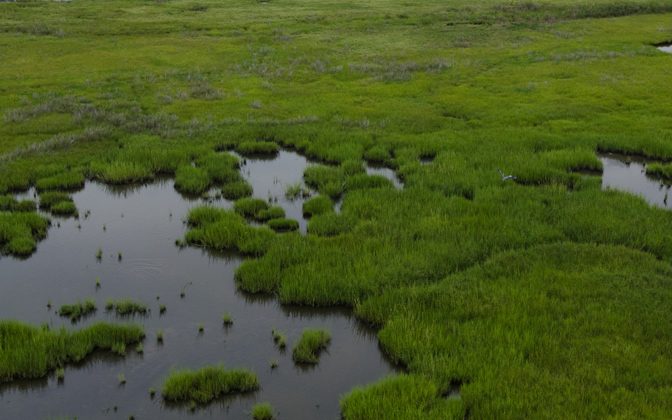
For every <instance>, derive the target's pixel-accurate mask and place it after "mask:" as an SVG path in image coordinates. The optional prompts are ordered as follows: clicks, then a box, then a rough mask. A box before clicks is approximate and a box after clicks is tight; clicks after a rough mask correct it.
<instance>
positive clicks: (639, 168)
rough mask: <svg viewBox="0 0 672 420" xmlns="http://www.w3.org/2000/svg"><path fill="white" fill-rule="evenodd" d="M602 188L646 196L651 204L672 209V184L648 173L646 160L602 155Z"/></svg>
mask: <svg viewBox="0 0 672 420" xmlns="http://www.w3.org/2000/svg"><path fill="white" fill-rule="evenodd" d="M599 158H600V160H601V161H602V166H603V168H604V169H603V173H602V188H604V189H606V188H613V189H616V190H621V191H626V192H629V193H632V194H635V195H638V196H640V197H642V198H644V199H645V200H646V201H647V202H648V203H649V204H652V205H654V206H658V207H662V208H665V209H672V197H670V198H669V199H668V197H669V195H671V193H670V186H669V185H665V184H663V183H661V182H660V181H659V180H656V179H654V178H651V177H649V176H647V175H646V162H645V161H644V160H641V159H636V158H632V157H624V156H619V155H614V154H608V155H601V156H600V157H599Z"/></svg>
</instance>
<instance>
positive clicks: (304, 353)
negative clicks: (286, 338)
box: [292, 329, 331, 364]
mask: <svg viewBox="0 0 672 420" xmlns="http://www.w3.org/2000/svg"><path fill="white" fill-rule="evenodd" d="M330 341H331V334H329V332H328V331H326V330H314V329H306V330H303V333H301V338H300V339H299V341H298V343H296V345H295V346H294V349H292V359H294V361H295V362H296V363H309V364H316V363H317V362H319V360H320V352H322V350H325V349H326V348H327V346H328V345H329V342H330Z"/></svg>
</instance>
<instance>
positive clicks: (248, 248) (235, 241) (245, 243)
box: [185, 206, 274, 255]
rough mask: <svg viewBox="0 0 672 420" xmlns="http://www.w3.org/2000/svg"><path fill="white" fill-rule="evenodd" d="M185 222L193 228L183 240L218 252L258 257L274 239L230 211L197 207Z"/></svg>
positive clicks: (264, 229) (265, 229) (269, 232)
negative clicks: (237, 252)
mask: <svg viewBox="0 0 672 420" xmlns="http://www.w3.org/2000/svg"><path fill="white" fill-rule="evenodd" d="M187 220H188V223H189V225H190V226H191V227H192V229H191V230H189V231H188V232H187V234H186V235H185V241H186V242H187V243H189V244H191V245H197V246H204V247H207V248H210V249H215V250H218V251H228V250H230V251H239V252H241V253H243V254H251V255H261V254H263V253H264V252H265V251H266V249H267V248H268V246H269V245H270V244H271V242H272V239H273V238H274V234H273V231H272V230H270V229H268V228H265V227H260V228H256V227H251V226H249V225H248V224H247V222H246V221H245V219H244V218H243V217H242V216H240V215H239V214H237V213H235V212H233V211H229V210H222V209H214V208H208V207H207V206H206V209H205V210H202V207H196V208H194V209H192V210H191V211H190V212H189V216H188V217H187Z"/></svg>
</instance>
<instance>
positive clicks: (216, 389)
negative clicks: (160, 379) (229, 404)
mask: <svg viewBox="0 0 672 420" xmlns="http://www.w3.org/2000/svg"><path fill="white" fill-rule="evenodd" d="M257 388H259V381H258V379H257V376H256V375H255V374H254V373H252V372H250V371H248V370H244V369H234V370H227V369H225V368H224V367H223V366H208V367H204V368H202V369H199V370H181V371H176V372H172V373H171V374H170V376H169V377H168V379H166V381H165V382H164V384H163V388H162V390H161V394H162V395H163V398H164V399H165V400H166V401H172V402H182V403H189V402H194V403H196V404H208V403H210V402H212V401H214V400H216V399H219V398H221V397H223V396H226V395H231V394H238V393H245V392H250V391H254V390H256V389H257Z"/></svg>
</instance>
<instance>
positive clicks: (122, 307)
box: [105, 299, 149, 316]
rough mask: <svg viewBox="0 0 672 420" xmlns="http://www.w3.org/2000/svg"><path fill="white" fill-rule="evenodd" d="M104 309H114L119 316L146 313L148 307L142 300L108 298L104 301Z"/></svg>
mask: <svg viewBox="0 0 672 420" xmlns="http://www.w3.org/2000/svg"><path fill="white" fill-rule="evenodd" d="M105 310H106V311H108V312H112V311H114V313H116V314H117V315H119V316H133V315H146V314H147V313H148V312H149V307H147V305H145V304H144V303H142V302H136V301H133V300H131V299H118V300H113V299H110V300H108V301H107V302H106V303H105Z"/></svg>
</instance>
